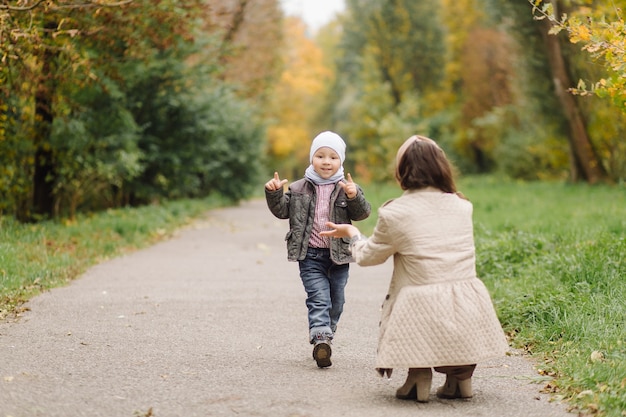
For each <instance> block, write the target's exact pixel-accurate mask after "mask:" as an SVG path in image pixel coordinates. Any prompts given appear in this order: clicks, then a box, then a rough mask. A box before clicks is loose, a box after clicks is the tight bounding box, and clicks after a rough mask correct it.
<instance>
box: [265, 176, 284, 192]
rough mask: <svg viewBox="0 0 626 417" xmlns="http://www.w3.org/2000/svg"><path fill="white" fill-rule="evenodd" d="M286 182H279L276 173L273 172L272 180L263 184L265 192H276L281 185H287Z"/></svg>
mask: <svg viewBox="0 0 626 417" xmlns="http://www.w3.org/2000/svg"><path fill="white" fill-rule="evenodd" d="M288 182H289V181H288V180H281V179H280V177H279V176H278V172H274V178H272V179H271V180H269V181H268V182H266V183H265V189H266V190H267V191H276V190H280V189H281V188H283V185H285V184H287V183H288Z"/></svg>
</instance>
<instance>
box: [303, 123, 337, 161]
mask: <svg viewBox="0 0 626 417" xmlns="http://www.w3.org/2000/svg"><path fill="white" fill-rule="evenodd" d="M324 147H326V148H330V149H332V150H333V151H335V152H337V155H339V159H340V160H341V163H342V164H343V161H344V160H345V159H346V143H345V142H344V141H343V139H341V136H339V135H338V134H336V133H335V132H331V131H328V130H327V131H325V132H322V133H320V134H319V135H317V136H316V137H315V139H313V143H312V144H311V153H310V155H309V161H310V162H313V155H315V152H317V150H318V149H319V148H324Z"/></svg>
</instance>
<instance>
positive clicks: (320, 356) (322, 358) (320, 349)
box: [313, 343, 332, 368]
mask: <svg viewBox="0 0 626 417" xmlns="http://www.w3.org/2000/svg"><path fill="white" fill-rule="evenodd" d="M331 355H332V350H331V348H330V345H329V344H328V343H318V344H317V345H315V347H314V348H313V359H315V362H317V366H318V367H319V368H327V367H329V366H331V365H332V362H331V361H330V356H331Z"/></svg>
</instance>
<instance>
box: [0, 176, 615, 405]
mask: <svg viewBox="0 0 626 417" xmlns="http://www.w3.org/2000/svg"><path fill="white" fill-rule="evenodd" d="M361 185H362V186H363V184H361ZM363 187H364V189H365V193H366V196H367V198H368V200H369V201H370V202H371V203H372V207H373V213H372V216H370V218H369V219H367V220H365V221H362V222H358V226H359V227H360V228H361V230H362V231H363V232H364V233H366V234H369V233H371V231H372V229H373V227H374V225H375V223H376V217H377V216H376V210H377V208H378V207H379V206H380V205H381V204H382V203H383V202H385V201H386V200H388V199H390V198H395V197H397V196H399V195H400V194H401V191H400V189H399V188H398V187H397V186H396V185H393V184H391V185H365V186H363ZM459 188H460V190H461V191H462V192H463V193H464V194H465V195H467V196H468V198H469V199H470V200H471V201H472V203H473V204H474V224H475V237H476V249H477V270H478V274H479V275H480V277H481V278H482V279H483V280H484V282H485V284H486V285H487V286H488V288H489V289H490V291H491V294H492V297H493V300H494V303H495V305H496V309H497V311H498V315H499V317H500V320H501V321H502V324H503V327H504V329H505V331H506V332H507V333H508V334H509V335H511V338H512V339H511V340H512V343H513V345H514V346H515V347H518V348H521V349H524V350H525V351H526V352H528V353H529V354H531V355H533V356H534V357H535V358H537V359H538V360H539V363H540V367H539V370H538V371H539V372H540V373H541V374H542V375H544V376H546V377H548V376H549V377H552V379H551V380H550V381H549V382H548V383H547V384H546V385H545V389H546V390H548V391H550V392H551V393H552V394H553V395H554V396H555V397H557V398H561V399H564V400H566V401H567V402H568V404H570V406H571V407H572V409H580V410H584V411H586V412H593V413H597V415H598V416H607V417H624V416H626V414H625V413H624V410H626V330H625V328H624V322H625V321H626V301H625V300H626V283H625V281H626V261H625V260H624V258H626V189H625V188H624V187H623V186H615V187H610V186H593V187H592V186H586V185H567V184H562V183H547V182H544V183H538V182H537V183H524V182H510V181H502V180H496V179H494V178H489V177H469V178H464V179H462V180H461V181H460V183H459ZM223 205H225V202H223V201H219V200H213V201H212V200H205V201H179V202H171V203H166V204H163V205H159V206H150V207H143V208H139V209H123V210H112V211H109V212H104V213H99V214H95V215H92V216H81V217H79V218H77V220H76V221H74V222H67V223H63V222H46V223H41V224H35V225H24V224H19V223H16V222H14V221H12V220H10V219H7V218H0V318H2V317H3V316H6V315H8V314H13V313H16V312H18V313H19V309H20V308H21V305H22V303H23V302H24V301H25V300H27V299H28V298H29V297H31V296H33V295H35V294H38V293H39V292H41V291H42V290H46V289H48V288H52V287H55V286H59V285H65V284H66V283H67V282H69V281H71V280H72V279H74V278H76V277H77V276H78V275H80V274H81V273H83V272H84V271H85V270H86V269H87V268H89V267H90V266H92V265H94V264H96V263H98V262H101V261H103V260H105V259H109V258H112V257H115V256H119V255H120V254H123V253H126V252H129V251H132V250H136V249H138V248H142V247H146V246H148V245H150V244H153V243H155V242H156V241H159V240H162V239H165V238H168V237H169V236H171V234H172V232H173V231H174V230H176V229H177V228H179V227H181V226H183V225H185V224H187V223H188V222H189V221H190V219H193V218H195V217H198V216H200V215H201V214H202V213H203V212H205V211H206V210H208V209H210V208H214V207H218V206H223ZM539 379H542V378H538V380H539Z"/></svg>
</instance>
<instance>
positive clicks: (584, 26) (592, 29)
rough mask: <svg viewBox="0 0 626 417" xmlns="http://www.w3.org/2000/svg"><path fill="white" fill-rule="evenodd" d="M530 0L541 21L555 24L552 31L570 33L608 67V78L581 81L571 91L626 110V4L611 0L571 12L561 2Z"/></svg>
mask: <svg viewBox="0 0 626 417" xmlns="http://www.w3.org/2000/svg"><path fill="white" fill-rule="evenodd" d="M529 2H530V3H531V4H532V5H533V13H534V16H535V18H536V19H537V20H548V21H549V22H550V23H551V28H550V34H553V35H557V34H558V33H559V32H561V31H565V32H567V35H568V37H569V40H570V42H572V43H574V44H581V45H582V47H581V49H582V50H583V51H586V52H588V53H589V54H590V55H591V57H592V58H594V60H596V61H597V62H600V63H602V65H603V66H604V67H605V69H606V70H607V77H606V78H601V79H600V80H597V81H595V82H593V83H592V84H591V86H590V87H587V83H586V82H584V81H583V80H580V81H579V83H578V85H577V86H576V87H575V88H571V89H570V91H572V92H573V93H576V94H581V95H587V94H596V95H598V96H599V97H608V98H610V99H611V100H613V102H614V103H615V104H616V105H617V106H618V107H619V108H620V109H621V111H623V112H626V47H625V45H626V32H625V31H624V26H625V24H626V23H625V22H624V18H623V17H622V10H623V7H624V5H626V4H620V3H623V2H619V1H611V2H610V3H608V4H597V5H596V7H595V9H594V8H591V7H584V8H581V9H580V10H578V11H573V14H571V15H568V14H567V13H562V11H559V10H558V9H557V6H558V4H556V3H554V2H551V1H542V0H529ZM620 6H621V7H620Z"/></svg>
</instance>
